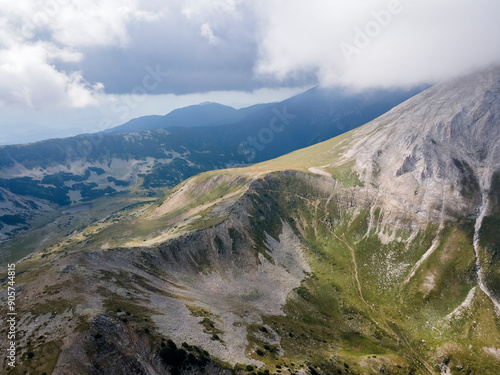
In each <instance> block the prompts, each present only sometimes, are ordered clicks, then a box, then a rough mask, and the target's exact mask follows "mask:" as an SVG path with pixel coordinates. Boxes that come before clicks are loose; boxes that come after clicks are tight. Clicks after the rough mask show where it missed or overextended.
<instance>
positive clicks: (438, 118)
mask: <svg viewBox="0 0 500 375" xmlns="http://www.w3.org/2000/svg"><path fill="white" fill-rule="evenodd" d="M499 125H500V67H494V68H490V69H488V70H485V71H481V72H478V73H473V74H470V75H468V76H465V77H461V78H457V79H453V80H450V81H447V82H444V83H441V84H438V85H436V86H433V87H431V88H430V89H428V90H426V91H424V92H422V93H420V94H418V95H416V96H415V97H413V98H411V99H409V100H407V101H406V102H404V103H402V104H401V105H399V106H397V107H395V108H394V109H392V110H391V111H389V112H388V113H387V114H385V115H383V116H381V117H379V118H377V119H376V120H374V121H372V122H371V123H370V124H368V125H367V126H364V127H362V128H360V129H358V130H356V131H355V132H354V133H355V134H354V136H353V141H352V142H351V143H350V144H351V147H350V148H349V150H348V151H347V152H346V153H345V157H346V158H347V159H350V160H355V161H356V169H357V171H358V172H359V173H360V176H361V178H362V179H364V180H365V181H366V182H368V183H372V184H375V185H377V186H378V187H379V188H380V191H381V192H382V193H384V192H385V193H387V194H389V195H399V196H400V197H402V198H403V201H404V203H405V204H409V205H411V206H415V207H421V206H422V205H423V206H424V209H423V211H426V209H427V211H428V212H427V214H428V215H429V214H431V211H432V207H435V206H436V205H437V202H438V201H442V200H444V205H448V206H449V207H454V209H453V211H456V212H455V213H457V212H459V213H460V215H461V214H464V213H470V211H471V210H472V211H473V210H477V207H478V206H479V205H480V204H481V196H482V195H484V192H485V191H487V190H488V189H489V186H490V184H491V178H492V175H493V173H494V171H495V170H498V169H500V148H499V147H498V144H499V142H498V140H499V139H500V126H499ZM441 211H442V210H441ZM431 216H432V215H431ZM452 216H453V215H452Z"/></svg>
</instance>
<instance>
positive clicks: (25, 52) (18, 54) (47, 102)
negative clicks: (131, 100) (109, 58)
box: [0, 0, 161, 108]
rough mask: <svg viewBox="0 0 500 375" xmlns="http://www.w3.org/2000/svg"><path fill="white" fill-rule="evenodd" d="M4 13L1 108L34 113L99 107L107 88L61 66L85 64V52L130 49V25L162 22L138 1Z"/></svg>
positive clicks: (15, 5)
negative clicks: (26, 109) (97, 48)
mask: <svg viewBox="0 0 500 375" xmlns="http://www.w3.org/2000/svg"><path fill="white" fill-rule="evenodd" d="M1 10H2V12H1V13H0V14H1V16H0V106H6V105H20V106H28V107H32V108H47V107H52V108H54V107H74V108H82V107H86V106H89V105H96V104H97V103H98V102H99V97H100V96H101V95H102V89H103V85H102V84H101V83H99V82H94V83H89V82H88V81H87V80H86V79H85V78H84V77H83V75H82V72H81V71H80V70H78V69H72V70H66V69H61V68H58V66H61V65H64V64H66V65H67V66H70V65H71V64H73V65H74V64H77V63H79V62H81V61H82V59H83V57H84V56H83V53H82V52H81V50H80V49H81V48H82V47H95V46H116V45H118V46H125V45H126V44H127V42H128V33H127V25H128V24H130V23H131V22H134V21H146V22H150V21H152V20H156V19H158V18H159V17H161V12H156V13H152V12H148V11H144V10H141V9H140V8H139V5H138V1H136V0H125V1H123V0H107V1H104V2H100V1H97V0H87V1H81V0H51V1H38V0H23V1H17V2H2V4H1Z"/></svg>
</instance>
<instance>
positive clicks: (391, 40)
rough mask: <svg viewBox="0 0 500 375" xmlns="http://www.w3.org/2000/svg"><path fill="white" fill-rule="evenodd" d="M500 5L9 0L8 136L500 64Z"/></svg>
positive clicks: (3, 55)
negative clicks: (205, 104)
mask: <svg viewBox="0 0 500 375" xmlns="http://www.w3.org/2000/svg"><path fill="white" fill-rule="evenodd" d="M499 19H500V1H498V0H437V1H436V0H414V1H411V0H400V1H398V0H390V1H380V0H307V1H306V0H252V1H250V0H248V1H245V0H205V1H201V0H182V1H181V0H162V1H160V0H22V1H11V0H0V130H1V134H0V144H5V143H22V142H28V141H33V140H36V139H40V138H46V137H51V136H57V135H59V136H65V135H70V134H79V133H85V132H93V131H99V130H102V129H103V128H106V127H110V126H116V125H119V124H121V123H123V122H126V121H127V120H129V119H130V118H133V117H137V116H141V115H146V114H165V113H167V112H169V111H170V110H172V109H174V108H178V107H180V106H186V105H190V104H196V103H199V102H203V101H216V102H220V103H223V104H228V105H232V106H235V107H242V106H247V105H251V104H254V103H259V102H270V101H277V100H282V99H284V98H286V97H289V96H291V95H294V94H296V93H299V92H301V91H303V90H305V89H307V88H308V87H311V86H314V85H318V84H319V85H322V86H338V85H341V86H346V87H352V88H353V89H356V90H362V89H364V88H368V87H377V86H385V87H391V86H406V87H408V86H412V85H417V84H422V83H433V82H437V81H440V80H443V79H446V78H448V77H450V76H453V75H458V74H461V73H464V72H466V71H468V70H471V69H476V68H480V67H483V66H486V65H490V64H494V63H499V62H500V43H499V42H498V35H500V22H499Z"/></svg>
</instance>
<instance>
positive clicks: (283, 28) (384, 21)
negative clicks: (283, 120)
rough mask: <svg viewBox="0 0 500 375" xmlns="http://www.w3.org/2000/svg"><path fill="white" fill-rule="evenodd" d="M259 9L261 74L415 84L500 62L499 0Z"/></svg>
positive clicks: (322, 1)
mask: <svg viewBox="0 0 500 375" xmlns="http://www.w3.org/2000/svg"><path fill="white" fill-rule="evenodd" d="M259 9H260V13H259V16H260V18H261V19H262V20H263V25H264V26H263V28H262V30H261V37H260V39H259V42H258V43H259V57H258V61H257V62H256V65H255V73H256V76H257V77H260V78H261V79H266V78H267V79H268V78H276V79H278V80H282V79H286V78H289V77H298V76H301V75H303V74H307V73H311V72H314V74H315V75H316V77H317V79H318V81H319V82H320V83H321V84H322V85H324V86H331V85H345V86H350V87H356V88H365V87H373V86H409V85H415V84H420V83H424V82H435V81H438V80H442V79H445V78H448V77H450V76H453V75H457V74H461V73H464V72H466V71H467V70H469V69H472V68H476V67H481V66H484V65H488V64H491V63H495V62H499V61H500V43H498V35H500V23H499V22H498V14H500V2H498V1H496V0H440V1H432V0H419V1H411V0H400V1H398V0H389V1H381V0H358V1H347V0H335V1H331V0H311V1H308V2H307V3H306V2H304V1H300V0H286V1H285V0H277V1H273V2H264V1H262V2H261V3H260V7H259Z"/></svg>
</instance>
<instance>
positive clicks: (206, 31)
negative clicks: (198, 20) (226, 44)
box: [201, 23, 220, 46]
mask: <svg viewBox="0 0 500 375" xmlns="http://www.w3.org/2000/svg"><path fill="white" fill-rule="evenodd" d="M201 36H202V37H204V38H206V39H207V40H208V43H209V44H212V45H214V46H216V45H218V44H219V43H220V39H219V38H218V37H216V36H215V35H214V32H213V31H212V29H211V27H210V25H209V24H208V23H204V24H203V25H201Z"/></svg>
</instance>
